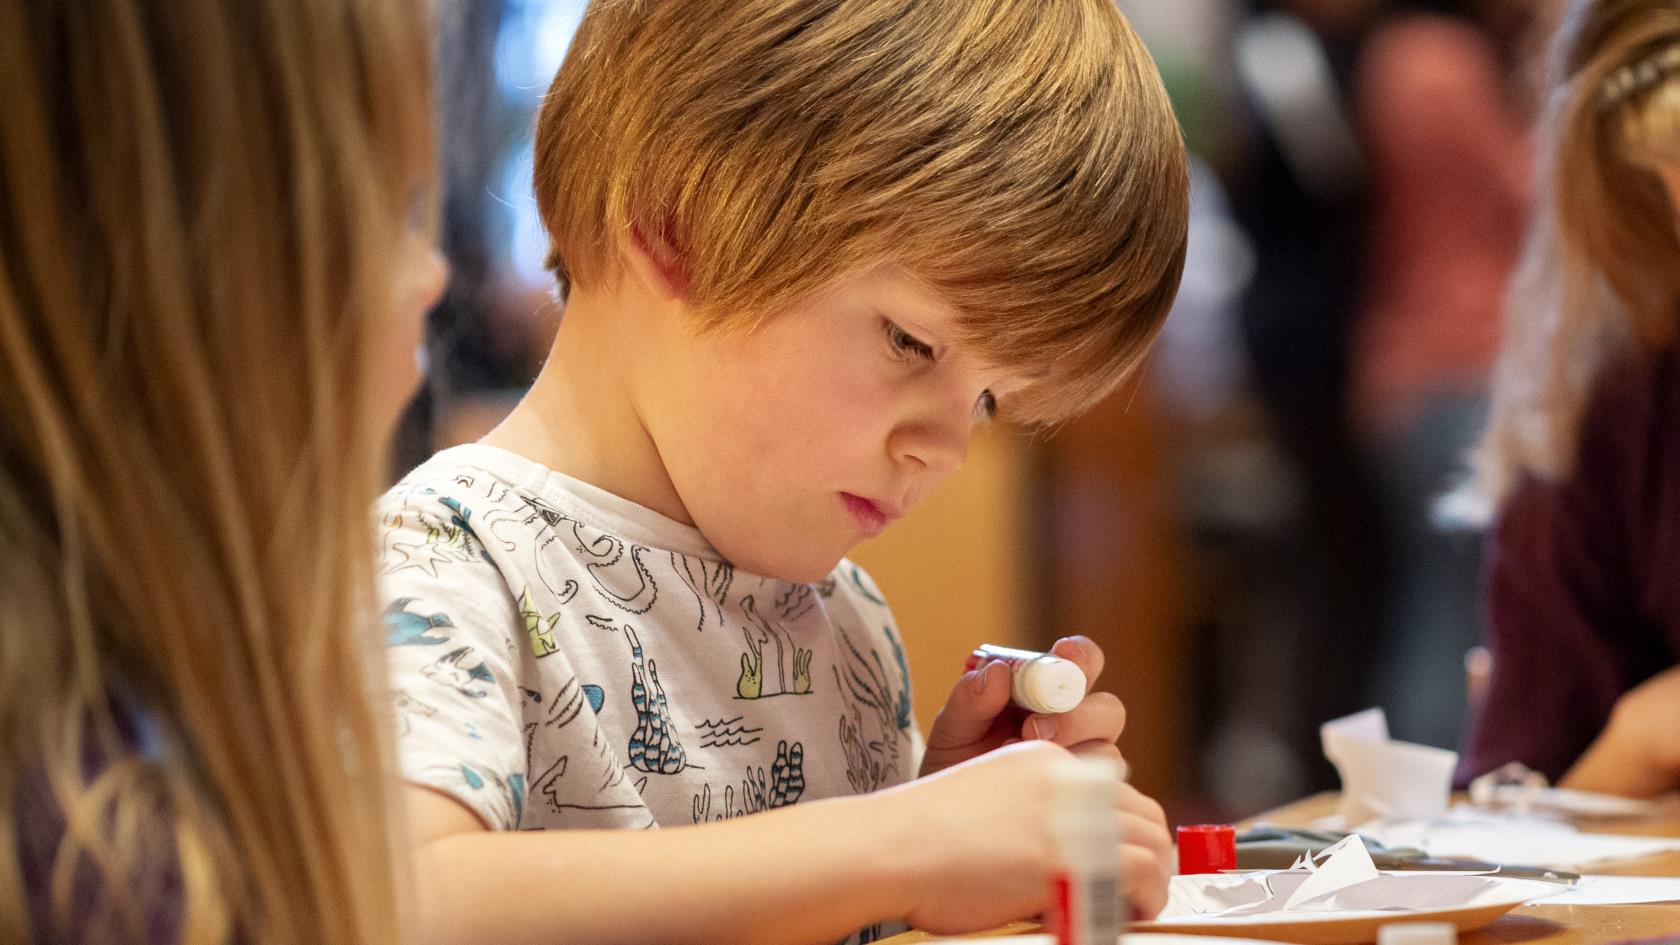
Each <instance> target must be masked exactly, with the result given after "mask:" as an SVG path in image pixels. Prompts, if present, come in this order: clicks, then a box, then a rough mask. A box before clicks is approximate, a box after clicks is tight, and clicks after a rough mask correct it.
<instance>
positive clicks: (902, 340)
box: [881, 318, 933, 361]
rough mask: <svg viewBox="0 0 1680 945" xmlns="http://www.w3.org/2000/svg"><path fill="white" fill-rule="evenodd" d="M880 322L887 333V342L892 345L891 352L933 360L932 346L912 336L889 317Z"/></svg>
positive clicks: (902, 356)
mask: <svg viewBox="0 0 1680 945" xmlns="http://www.w3.org/2000/svg"><path fill="white" fill-rule="evenodd" d="M881 324H882V326H883V327H884V329H885V330H886V333H887V344H888V345H890V346H891V347H892V350H893V354H895V355H897V356H898V357H901V358H904V357H913V358H920V359H922V360H923V361H932V360H933V348H932V347H930V346H929V345H928V344H927V343H925V342H923V341H921V340H919V339H917V338H915V337H913V336H912V335H910V333H909V332H906V331H905V330H904V329H902V328H900V327H898V325H897V324H895V323H894V322H893V321H892V320H891V319H885V318H884V319H882V320H881Z"/></svg>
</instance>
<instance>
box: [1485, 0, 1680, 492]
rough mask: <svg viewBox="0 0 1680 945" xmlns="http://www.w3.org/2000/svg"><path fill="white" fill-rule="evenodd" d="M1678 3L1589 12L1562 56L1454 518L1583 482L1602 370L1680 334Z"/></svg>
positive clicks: (1572, 27) (1556, 62)
mask: <svg viewBox="0 0 1680 945" xmlns="http://www.w3.org/2000/svg"><path fill="white" fill-rule="evenodd" d="M1675 48H1680V7H1676V6H1675V5H1674V4H1673V3H1672V2H1668V0H1663V2H1658V0H1576V2H1574V3H1572V4H1571V5H1570V7H1569V8H1568V10H1567V11H1566V13H1565V16H1564V20H1563V23H1562V26H1561V28H1560V30H1559V32H1558V35H1557V38H1556V40H1555V41H1554V45H1553V48H1552V53H1551V61H1550V64H1549V65H1550V68H1549V96H1548V98H1547V101H1546V107H1545V112H1544V115H1543V117H1542V121H1541V128H1540V146H1541V147H1540V150H1541V155H1542V176H1541V191H1540V199H1539V207H1538V210H1537V213H1536V217H1535V220H1534V223H1533V225H1532V227H1531V228H1530V231H1529V235H1528V241H1527V245H1526V248H1525V250H1524V255H1523V260H1522V263H1521V265H1520V266H1519V267H1518V270H1517V274H1516V277H1515V279H1514V281H1513V283H1512V287H1511V291H1510V294H1509V298H1508V300H1507V313H1506V321H1505V341H1504V345H1503V349H1502V351H1501V353H1500V358H1499V362H1498V364H1497V366H1496V368H1495V372H1494V382H1493V407H1492V418H1491V421H1490V423H1489V426H1488V430H1487V432H1486V433H1485V434H1484V435H1483V438H1482V442H1481V444H1480V446H1479V447H1478V449H1477V452H1476V455H1475V457H1474V461H1473V476H1472V481H1471V483H1470V484H1469V486H1468V488H1467V489H1466V490H1465V491H1464V492H1463V493H1461V495H1460V496H1459V499H1460V500H1461V501H1460V502H1459V503H1455V504H1456V505H1457V509H1456V511H1457V512H1458V513H1460V514H1462V515H1465V516H1467V517H1470V518H1472V519H1485V518H1486V517H1487V516H1489V515H1491V514H1492V512H1493V510H1494V509H1496V508H1497V507H1498V506H1499V504H1500V503H1501V502H1503V501H1504V500H1505V498H1506V497H1508V496H1509V494H1510V493H1511V491H1512V490H1513V489H1515V488H1516V486H1517V485H1519V484H1520V483H1521V481H1522V480H1523V479H1524V478H1526V477H1535V478H1538V479H1541V480H1549V481H1557V480H1563V479H1566V478H1568V477H1569V476H1570V475H1571V474H1572V473H1573V468H1574V459H1575V451H1576V448H1577V444H1578V441H1579V435H1580V425H1581V422H1582V417H1583V414H1584V412H1585V408H1586V403H1587V400H1588V398H1589V397H1590V395H1591V392H1592V388H1593V385H1594V383H1595V381H1596V379H1597V377H1598V376H1599V374H1600V372H1601V371H1602V370H1603V369H1604V368H1605V367H1606V366H1607V365H1609V364H1611V363H1612V361H1613V360H1614V359H1617V358H1620V357H1622V356H1624V355H1627V354H1630V353H1642V354H1650V353H1653V352H1656V351H1658V350H1661V349H1662V348H1664V347H1666V346H1667V345H1669V344H1671V343H1672V342H1673V340H1674V337H1675V327H1676V305H1677V303H1680V241H1677V239H1676V228H1675V208H1674V206H1673V204H1672V203H1671V201H1670V199H1669V196H1668V194H1667V193H1666V192H1665V190H1664V189H1663V186H1662V182H1661V180H1660V178H1659V177H1658V176H1657V174H1656V173H1655V169H1656V168H1658V167H1662V166H1665V165H1670V164H1675V165H1680V75H1677V74H1676V73H1674V72H1672V71H1668V70H1666V69H1659V68H1657V65H1656V64H1657V63H1658V61H1659V60H1660V59H1661V58H1662V57H1664V56H1665V55H1666V53H1667V51H1668V50H1673V49H1675Z"/></svg>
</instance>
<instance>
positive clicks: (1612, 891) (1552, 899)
mask: <svg viewBox="0 0 1680 945" xmlns="http://www.w3.org/2000/svg"><path fill="white" fill-rule="evenodd" d="M1648 902H1680V877H1673V876H1583V877H1581V879H1580V880H1579V881H1578V882H1576V883H1575V884H1574V885H1572V886H1567V887H1565V888H1564V891H1563V892H1561V893H1558V894H1557V895H1556V896H1548V897H1547V898H1546V900H1545V904H1546V905H1548V906H1621V905H1633V904H1637V903H1648Z"/></svg>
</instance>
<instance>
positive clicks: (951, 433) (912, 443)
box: [887, 421, 970, 476]
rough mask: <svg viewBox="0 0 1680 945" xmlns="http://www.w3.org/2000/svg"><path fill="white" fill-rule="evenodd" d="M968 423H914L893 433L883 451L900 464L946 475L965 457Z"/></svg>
mask: <svg viewBox="0 0 1680 945" xmlns="http://www.w3.org/2000/svg"><path fill="white" fill-rule="evenodd" d="M969 431H970V427H969V424H967V423H963V424H954V423H951V422H949V421H916V422H913V423H907V424H904V425H902V426H900V427H899V428H898V429H896V430H894V431H893V434H892V438H891V439H890V440H889V441H888V444H887V448H888V450H889V451H890V452H891V453H892V456H893V459H894V460H896V461H897V462H898V463H900V464H902V465H908V466H911V467H920V468H921V469H925V470H927V471H929V472H932V473H935V474H937V475H941V476H944V475H949V474H951V473H953V472H956V471H957V469H959V468H960V467H961V466H962V464H963V461H964V460H966V459H967V458H968V436H969Z"/></svg>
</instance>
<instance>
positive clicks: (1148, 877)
mask: <svg viewBox="0 0 1680 945" xmlns="http://www.w3.org/2000/svg"><path fill="white" fill-rule="evenodd" d="M1110 747H1112V746H1110ZM1066 758H1067V752H1066V751H1065V750H1064V749H1062V748H1060V747H1057V746H1055V745H1052V744H1050V743H1049V742H1046V741H1029V742H1025V743H1020V744H1015V745H1010V746H1008V747H1005V748H1002V749H1001V750H999V751H996V752H993V753H992V754H989V755H986V756H984V757H981V758H976V759H974V760H972V761H969V762H967V763H965V764H961V765H957V766H955V767H952V768H950V769H948V770H946V771H944V772H941V773H940V774H938V775H935V776H933V777H929V778H924V779H920V780H917V781H912V782H910V783H909V784H906V785H903V786H901V787H898V788H894V789H892V790H889V791H885V792H882V793H881V794H878V795H875V800H876V801H878V802H879V803H881V804H882V805H884V806H885V807H886V808H887V810H888V812H887V813H886V814H885V823H884V826H885V827H886V829H887V831H888V834H887V835H888V836H889V837H892V838H894V842H895V846H894V849H899V850H904V851H914V852H912V853H910V854H909V855H910V856H911V857H912V858H914V860H915V862H914V863H911V864H907V874H908V877H909V882H908V885H907V888H906V890H905V891H906V892H907V893H908V895H909V900H908V906H909V911H908V913H907V916H906V918H907V920H908V921H909V923H910V925H911V926H912V927H913V928H917V929H923V930H926V931H930V932H939V933H947V934H952V933H961V932H972V931H978V930H981V929H988V928H993V927H995V926H997V925H1000V924H1002V923H1005V922H1011V921H1016V920H1021V919H1030V918H1032V917H1034V916H1037V915H1039V914H1040V913H1042V912H1043V911H1044V910H1045V909H1047V908H1048V907H1049V904H1050V877H1051V875H1052V874H1053V872H1054V870H1055V868H1056V856H1055V849H1054V846H1053V844H1052V841H1051V838H1050V818H1051V815H1052V810H1051V807H1052V802H1051V797H1052V794H1053V791H1052V778H1053V775H1054V770H1055V766H1056V765H1057V764H1059V763H1061V762H1062V761H1064V760H1065V759H1066ZM1114 815H1115V817H1117V818H1118V819H1119V821H1120V831H1121V836H1122V837H1123V838H1124V839H1123V842H1122V843H1121V845H1120V848H1119V849H1117V850H1116V851H1115V857H1116V859H1117V861H1118V863H1119V867H1120V882H1121V892H1122V893H1123V894H1124V895H1125V896H1126V899H1127V902H1128V903H1129V904H1130V906H1131V911H1132V913H1133V915H1135V916H1138V917H1141V918H1152V917H1154V916H1155V915H1156V914H1157V913H1158V912H1160V911H1161V908H1162V906H1164V905H1166V901H1167V879H1168V876H1169V875H1170V873H1171V870H1172V867H1171V863H1172V860H1173V846H1172V838H1171V836H1170V835H1169V834H1168V832H1167V824H1166V817H1165V815H1163V814H1162V812H1161V807H1160V805H1159V804H1156V803H1155V802H1154V801H1152V800H1150V799H1149V798H1147V797H1145V796H1144V795H1143V794H1141V793H1139V792H1138V790H1137V789H1136V788H1134V787H1132V786H1131V785H1129V784H1125V783H1123V782H1119V781H1116V782H1115V798H1114Z"/></svg>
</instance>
